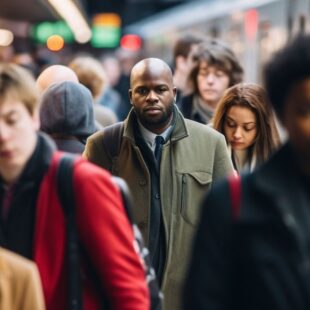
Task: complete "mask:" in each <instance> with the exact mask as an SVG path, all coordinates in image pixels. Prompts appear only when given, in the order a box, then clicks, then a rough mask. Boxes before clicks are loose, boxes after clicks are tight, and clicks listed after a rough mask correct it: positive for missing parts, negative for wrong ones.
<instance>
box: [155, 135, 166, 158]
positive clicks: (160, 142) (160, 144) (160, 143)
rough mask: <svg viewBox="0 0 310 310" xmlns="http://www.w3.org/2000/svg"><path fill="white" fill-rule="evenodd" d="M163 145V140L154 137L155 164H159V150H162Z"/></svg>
mask: <svg viewBox="0 0 310 310" xmlns="http://www.w3.org/2000/svg"><path fill="white" fill-rule="evenodd" d="M164 143H165V139H164V138H163V137H162V136H156V138H155V151H154V156H155V158H156V160H157V162H160V157H161V150H162V148H163V144H164Z"/></svg>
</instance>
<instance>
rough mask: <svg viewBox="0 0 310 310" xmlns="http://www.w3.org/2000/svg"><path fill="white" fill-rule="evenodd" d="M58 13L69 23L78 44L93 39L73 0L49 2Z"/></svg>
mask: <svg viewBox="0 0 310 310" xmlns="http://www.w3.org/2000/svg"><path fill="white" fill-rule="evenodd" d="M48 2H49V3H50V4H51V5H52V6H53V7H54V9H55V10H56V11H57V13H58V14H59V15H60V16H61V17H62V18H63V19H64V20H65V21H66V22H67V24H68V25H69V27H70V28H71V30H72V32H73V35H74V38H75V40H76V41H77V42H78V43H86V42H88V41H89V40H90V39H91V29H90V27H89V26H88V24H87V22H86V20H85V18H84V17H83V15H82V14H81V12H80V10H79V9H78V8H77V6H76V4H75V3H74V2H73V1H72V0H48Z"/></svg>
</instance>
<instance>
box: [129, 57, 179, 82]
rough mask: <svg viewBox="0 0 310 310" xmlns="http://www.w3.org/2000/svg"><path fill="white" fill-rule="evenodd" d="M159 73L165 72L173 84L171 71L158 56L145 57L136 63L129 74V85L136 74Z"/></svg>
mask: <svg viewBox="0 0 310 310" xmlns="http://www.w3.org/2000/svg"><path fill="white" fill-rule="evenodd" d="M143 74H149V75H161V74H165V75H166V76H167V77H168V79H169V80H171V84H173V77H172V71H171V69H170V67H169V66H168V65H167V64H166V63H165V62H164V61H163V60H161V59H159V58H146V59H143V60H141V61H139V62H138V63H136V64H135V65H134V66H133V68H132V70H131V75H130V87H132V82H133V80H134V79H135V77H136V76H137V75H143Z"/></svg>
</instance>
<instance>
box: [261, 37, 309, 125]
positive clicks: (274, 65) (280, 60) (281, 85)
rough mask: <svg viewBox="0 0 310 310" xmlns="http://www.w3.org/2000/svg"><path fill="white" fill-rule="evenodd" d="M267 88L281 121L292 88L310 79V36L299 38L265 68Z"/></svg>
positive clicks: (274, 57)
mask: <svg viewBox="0 0 310 310" xmlns="http://www.w3.org/2000/svg"><path fill="white" fill-rule="evenodd" d="M264 78H265V88H266V91H267V93H268V95H269V98H270V101H271V104H272V106H273V108H274V110H275V111H276V113H277V115H278V116H279V118H280V119H281V118H282V117H283V111H284V107H285V101H286V98H287V96H288V95H289V93H290V91H291V89H292V87H293V86H294V85H296V84H297V83H298V82H300V81H302V80H304V79H306V78H310V36H309V35H307V36H304V35H302V36H298V37H297V38H296V39H295V40H293V41H292V42H290V43H289V44H288V45H287V46H286V47H284V48H283V49H282V50H280V51H279V52H278V53H276V54H275V55H274V56H273V58H272V59H271V60H270V61H269V62H268V63H267V64H266V66H265V68H264Z"/></svg>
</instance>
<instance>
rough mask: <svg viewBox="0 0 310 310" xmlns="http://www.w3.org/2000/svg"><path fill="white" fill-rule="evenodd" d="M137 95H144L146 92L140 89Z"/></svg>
mask: <svg viewBox="0 0 310 310" xmlns="http://www.w3.org/2000/svg"><path fill="white" fill-rule="evenodd" d="M137 93H138V94H139V95H146V94H147V90H146V89H145V88H140V89H138V90H137Z"/></svg>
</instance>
